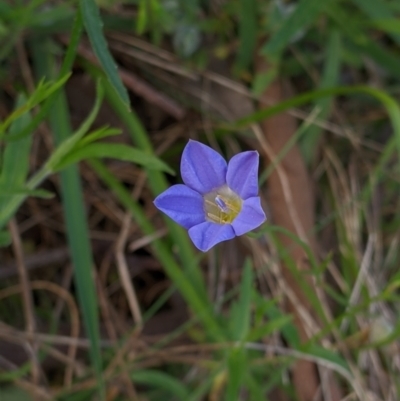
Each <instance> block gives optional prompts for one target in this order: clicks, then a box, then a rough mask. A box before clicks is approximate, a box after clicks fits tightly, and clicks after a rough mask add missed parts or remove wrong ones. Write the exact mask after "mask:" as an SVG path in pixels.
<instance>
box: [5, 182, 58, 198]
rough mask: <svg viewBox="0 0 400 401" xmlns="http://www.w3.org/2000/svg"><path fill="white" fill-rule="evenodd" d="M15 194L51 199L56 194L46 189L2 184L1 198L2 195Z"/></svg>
mask: <svg viewBox="0 0 400 401" xmlns="http://www.w3.org/2000/svg"><path fill="white" fill-rule="evenodd" d="M13 195H26V196H34V197H36V198H45V199H49V198H52V197H53V196H54V194H53V193H51V192H50V191H46V190H45V189H29V188H22V187H20V188H18V187H8V186H6V185H4V186H3V185H0V198H2V197H5V198H7V197H10V196H13Z"/></svg>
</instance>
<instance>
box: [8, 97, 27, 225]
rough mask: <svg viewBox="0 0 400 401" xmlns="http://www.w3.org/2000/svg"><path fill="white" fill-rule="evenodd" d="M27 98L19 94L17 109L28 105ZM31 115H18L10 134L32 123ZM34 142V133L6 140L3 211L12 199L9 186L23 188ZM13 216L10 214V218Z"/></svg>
mask: <svg viewBox="0 0 400 401" xmlns="http://www.w3.org/2000/svg"><path fill="white" fill-rule="evenodd" d="M26 103H27V99H26V98H25V97H24V96H22V95H21V96H19V98H18V100H17V104H16V109H17V110H18V109H21V108H23V107H24V105H26ZM30 120H31V118H30V115H29V113H28V112H25V113H24V114H21V115H19V116H18V118H17V119H16V120H14V121H13V123H12V124H11V127H10V129H9V132H10V134H11V135H12V134H14V133H15V132H18V131H20V130H22V129H24V128H25V127H26V126H27V125H28V124H29V123H30ZM31 144H32V135H30V134H29V135H27V136H25V137H23V138H21V139H19V140H18V141H15V142H6V144H5V149H4V153H3V157H2V165H1V173H0V188H3V190H2V191H1V192H2V194H3V196H2V197H0V211H1V212H2V211H3V210H4V209H5V208H6V206H7V205H8V204H9V202H11V201H12V199H11V198H12V195H13V194H12V193H11V191H9V188H10V189H11V188H22V187H24V185H25V181H26V179H27V176H28V172H29V154H30V150H31ZM9 218H11V216H8V219H9Z"/></svg>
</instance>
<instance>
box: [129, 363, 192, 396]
mask: <svg viewBox="0 0 400 401" xmlns="http://www.w3.org/2000/svg"><path fill="white" fill-rule="evenodd" d="M132 379H133V381H134V382H135V383H138V384H144V385H147V386H149V387H150V388H151V389H154V388H159V389H163V390H165V391H167V392H168V393H170V394H171V395H173V396H175V397H176V398H177V399H178V400H181V401H187V400H188V399H189V391H188V389H187V388H186V387H185V386H184V385H183V383H182V382H181V381H179V380H177V379H175V378H174V377H172V376H170V375H168V374H166V373H163V372H160V371H156V370H140V371H138V372H134V373H132ZM167 399H170V398H169V397H167Z"/></svg>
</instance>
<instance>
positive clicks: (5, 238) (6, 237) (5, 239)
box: [0, 231, 11, 248]
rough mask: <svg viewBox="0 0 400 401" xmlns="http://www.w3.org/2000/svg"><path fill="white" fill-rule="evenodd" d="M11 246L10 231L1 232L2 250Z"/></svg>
mask: <svg viewBox="0 0 400 401" xmlns="http://www.w3.org/2000/svg"><path fill="white" fill-rule="evenodd" d="M10 244H11V235H10V233H9V232H8V231H0V248H2V247H5V246H8V245H10Z"/></svg>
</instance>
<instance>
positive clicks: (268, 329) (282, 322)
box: [247, 315, 292, 341]
mask: <svg viewBox="0 0 400 401" xmlns="http://www.w3.org/2000/svg"><path fill="white" fill-rule="evenodd" d="M291 321H292V316H289V315H284V316H278V317H276V318H274V319H271V320H270V321H269V322H266V323H264V324H262V325H260V326H257V327H254V328H253V329H252V330H251V332H250V333H249V335H248V338H247V340H248V341H258V340H262V339H263V338H266V337H267V336H269V335H271V334H272V333H273V332H275V331H281V330H282V329H283V328H284V327H285V326H287V325H288V324H289V323H291Z"/></svg>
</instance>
